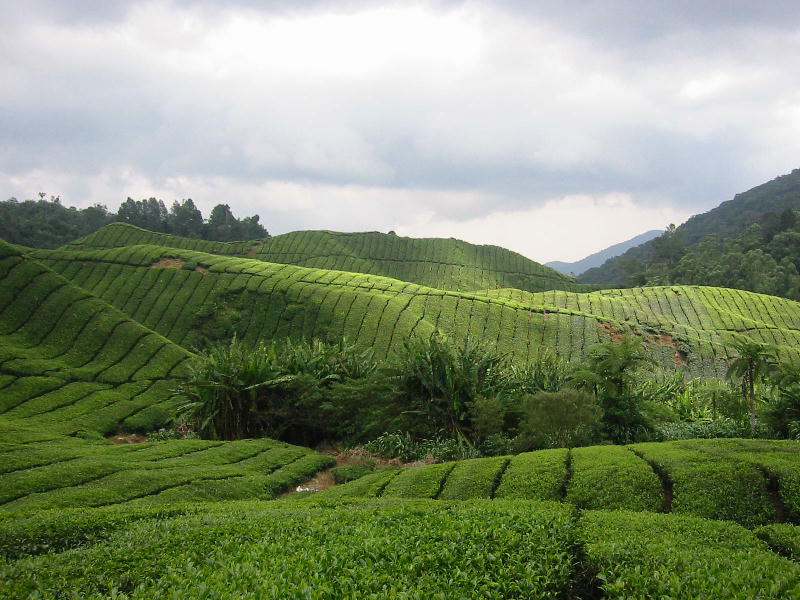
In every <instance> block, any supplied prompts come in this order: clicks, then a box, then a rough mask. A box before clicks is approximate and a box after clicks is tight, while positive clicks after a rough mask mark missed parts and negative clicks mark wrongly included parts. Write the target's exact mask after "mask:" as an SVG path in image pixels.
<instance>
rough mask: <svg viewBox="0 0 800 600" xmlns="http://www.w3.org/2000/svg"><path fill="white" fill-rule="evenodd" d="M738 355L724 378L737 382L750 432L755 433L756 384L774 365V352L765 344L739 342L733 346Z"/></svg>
mask: <svg viewBox="0 0 800 600" xmlns="http://www.w3.org/2000/svg"><path fill="white" fill-rule="evenodd" d="M733 348H734V350H735V351H736V353H737V354H738V356H737V357H736V358H734V359H733V360H732V361H731V363H730V365H729V366H728V371H727V373H726V377H727V378H728V379H730V380H732V381H738V382H739V383H740V385H741V389H742V397H743V398H744V400H745V401H746V402H747V405H748V408H749V412H750V432H751V434H753V435H755V433H756V383H758V382H759V381H761V380H762V379H764V377H765V376H766V375H767V374H768V373H770V372H771V371H772V370H773V368H774V364H775V350H774V349H773V348H771V347H769V346H767V345H766V344H761V343H759V342H752V341H750V340H740V341H738V342H736V343H735V344H734V345H733Z"/></svg>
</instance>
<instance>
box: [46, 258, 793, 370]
mask: <svg viewBox="0 0 800 600" xmlns="http://www.w3.org/2000/svg"><path fill="white" fill-rule="evenodd" d="M34 256H35V257H36V258H37V259H39V260H41V261H43V262H45V263H46V264H47V265H48V266H50V267H51V268H53V269H54V270H56V271H57V272H59V273H61V274H62V275H64V276H65V277H67V278H68V279H70V280H71V281H73V282H74V283H75V284H76V285H78V286H80V287H82V288H84V289H86V290H87V291H89V292H91V293H93V294H95V295H97V296H99V297H101V298H102V299H104V300H106V301H107V302H109V303H111V304H113V305H114V306H116V307H117V308H119V309H120V310H122V311H124V312H126V313H127V314H128V315H129V316H131V317H132V318H133V319H135V320H137V321H139V322H140V323H142V324H144V325H145V326H146V327H149V328H151V329H153V330H155V331H158V332H159V333H161V334H162V335H164V336H166V337H168V338H169V339H171V340H173V341H174V342H176V343H178V344H181V345H183V346H185V347H192V346H195V345H197V344H199V343H201V342H202V341H203V340H208V339H213V337H214V335H215V332H216V335H218V336H219V337H220V338H221V339H222V338H226V337H227V336H230V333H231V332H235V333H236V334H237V336H238V338H239V339H241V340H244V341H245V342H246V343H256V342H258V341H269V340H272V339H276V338H283V337H287V336H288V337H293V338H301V337H305V338H310V337H320V338H329V339H341V337H342V336H345V337H347V338H348V339H349V340H351V341H353V342H355V343H356V344H357V345H359V346H361V347H371V348H374V349H375V352H376V355H377V356H378V357H383V356H386V355H387V354H388V352H389V351H390V349H391V348H393V347H397V346H398V345H399V344H401V343H402V341H403V340H405V339H407V338H408V337H409V336H412V335H420V336H423V337H424V336H429V335H430V334H431V333H432V332H433V331H435V330H436V329H438V330H441V331H443V332H444V333H445V334H446V335H448V336H449V337H451V338H452V339H454V340H456V341H457V340H461V339H464V338H465V337H466V336H472V337H473V338H475V339H481V340H485V341H486V342H487V343H493V344H495V345H496V346H497V348H498V349H499V350H500V351H502V352H507V353H509V354H510V355H512V356H513V358H514V359H515V360H517V361H519V362H523V361H526V360H529V359H532V358H534V357H536V356H537V355H538V354H539V353H540V352H541V349H542V348H543V347H547V348H549V349H551V350H555V351H556V352H558V353H559V354H560V355H561V356H562V357H564V358H567V359H576V360H577V359H580V358H582V357H583V354H584V351H585V349H586V348H587V347H590V346H592V345H593V344H596V343H598V342H603V341H607V340H608V339H610V338H615V337H616V336H618V335H621V334H622V333H626V332H633V333H634V334H637V335H641V336H644V337H645V338H646V339H647V340H648V347H649V349H650V350H651V352H652V353H653V355H654V356H655V357H656V358H657V359H658V361H659V362H660V363H661V364H662V365H663V366H664V367H665V368H670V369H674V368H675V366H676V365H679V366H685V367H686V368H687V369H688V370H689V371H690V372H691V373H693V374H695V375H704V376H720V375H722V374H724V371H725V368H726V365H727V361H728V359H729V358H730V352H731V350H730V347H731V345H732V343H733V342H734V341H735V340H739V339H742V338H749V339H752V340H754V341H761V342H768V343H775V344H777V346H776V347H777V350H778V353H779V355H780V356H781V358H782V359H784V360H798V359H800V354H799V352H800V350H798V348H800V333H799V332H800V328H798V324H800V307H798V306H797V304H796V303H793V302H790V301H788V300H781V299H778V298H771V297H768V296H762V295H759V294H753V293H750V292H742V291H738V290H718V289H714V288H702V287H661V288H647V289H638V290H610V291H603V292H592V293H588V294H576V293H569V292H563V291H551V292H542V293H538V294H530V293H527V292H522V291H509V290H499V291H495V292H486V293H478V294H470V293H464V292H452V291H443V290H438V289H433V288H426V287H422V286H419V285H416V284H413V283H407V282H403V281H399V280H396V279H388V278H384V277H377V276H374V275H365V274H358V273H348V272H341V271H331V270H325V269H311V268H303V267H295V266H290V265H282V264H275V263H264V262H260V261H256V260H250V259H243V258H233V257H224V256H219V255H211V254H203V253H196V252H191V251H187V250H180V249H169V248H164V247H157V246H130V247H121V248H114V249H110V250H82V251H75V250H61V251H39V252H36V253H34ZM165 260H168V261H172V262H169V263H165V262H164V261H165ZM165 264H168V266H164V265H165Z"/></svg>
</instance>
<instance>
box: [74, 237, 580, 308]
mask: <svg viewBox="0 0 800 600" xmlns="http://www.w3.org/2000/svg"><path fill="white" fill-rule="evenodd" d="M139 244H152V245H156V246H165V247H170V248H181V249H187V250H197V251H200V252H208V253H209V254H219V255H225V256H240V257H247V258H256V259H258V260H262V261H265V262H273V263H281V264H290V265H298V266H304V267H315V268H322V269H334V270H337V271H350V272H354V273H366V274H370V275H381V276H384V277H391V278H393V279H400V280H402V281H408V282H411V283H418V284H420V285H425V286H428V287H436V288H438V289H446V290H455V291H475V290H482V289H493V288H505V287H515V288H518V289H522V290H527V291H532V292H533V291H542V290H551V289H556V290H572V291H586V290H589V289H594V288H591V287H588V286H584V285H580V284H577V283H576V282H575V280H574V279H572V278H571V277H567V276H565V275H562V274H561V273H558V272H557V271H554V270H553V269H550V268H549V267H545V266H543V265H541V264H539V263H537V262H534V261H532V260H530V259H527V258H525V257H524V256H522V255H521V254H517V253H516V252H512V251H510V250H506V249H505V248H500V247H498V246H476V245H474V244H469V243H467V242H462V241H460V240H455V239H452V238H451V239H440V238H419V239H418V238H407V237H399V236H396V235H390V234H385V233H378V232H376V231H375V232H364V233H338V232H334V231H295V232H292V233H286V234H283V235H278V236H274V237H271V238H268V239H265V240H260V241H258V240H256V241H250V242H209V241H204V240H196V239H189V238H182V237H178V236H174V235H169V234H165V233H154V232H152V231H147V230H146V229H140V228H138V227H133V226H132V225H126V224H123V223H112V224H111V225H107V226H106V227H103V228H102V229H100V230H98V231H96V232H95V233H93V234H91V235H88V236H85V237H83V238H80V239H78V240H75V241H74V242H72V243H70V244H67V245H66V246H64V249H73V250H78V249H110V248H119V247H123V246H132V245H139Z"/></svg>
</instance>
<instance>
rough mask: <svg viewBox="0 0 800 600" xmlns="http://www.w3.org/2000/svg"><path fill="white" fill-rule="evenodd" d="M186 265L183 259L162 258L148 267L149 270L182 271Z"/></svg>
mask: <svg viewBox="0 0 800 600" xmlns="http://www.w3.org/2000/svg"><path fill="white" fill-rule="evenodd" d="M185 264H186V260H184V259H183V258H162V259H161V260H157V261H156V262H154V263H153V264H151V265H150V268H151V269H182V268H183V265H185Z"/></svg>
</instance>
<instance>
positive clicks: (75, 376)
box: [0, 242, 190, 433]
mask: <svg viewBox="0 0 800 600" xmlns="http://www.w3.org/2000/svg"><path fill="white" fill-rule="evenodd" d="M189 356H190V354H189V352H187V351H186V350H184V349H183V348H181V347H179V346H178V345H176V344H174V343H172V342H171V341H169V340H168V339H166V338H165V337H163V336H162V335H159V334H158V333H156V332H154V331H152V330H150V329H148V328H146V327H143V326H142V325H141V324H139V323H138V322H136V321H134V320H132V319H131V318H129V317H128V316H127V315H126V314H125V313H123V312H121V311H119V310H117V309H116V308H114V307H112V306H111V305H109V304H108V303H106V302H104V301H103V300H101V299H99V298H97V297H95V296H93V295H92V294H90V293H88V292H87V291H86V290H84V289H82V288H80V287H78V286H76V285H74V284H72V283H70V281H69V280H67V279H65V278H63V277H61V276H59V275H57V274H56V273H54V272H52V271H51V270H49V269H48V268H46V267H45V266H43V265H42V264H40V263H38V262H37V261H35V260H32V259H30V258H27V257H24V256H21V255H20V254H19V252H18V251H17V250H15V249H14V248H12V247H11V246H9V245H7V244H5V243H2V242H0V416H1V417H2V418H3V419H5V420H8V421H18V422H20V423H24V424H25V425H26V426H29V427H34V426H35V427H43V428H48V429H50V430H52V431H57V432H62V433H72V432H75V431H78V430H81V429H88V430H93V431H101V432H107V431H111V430H114V429H116V427H117V424H118V423H120V422H127V423H126V426H127V427H129V428H130V429H135V428H144V429H147V428H151V427H152V425H153V424H155V423H158V422H162V421H163V420H164V419H165V418H166V416H168V411H169V410H170V409H171V407H172V404H173V403H172V400H171V397H172V395H173V391H172V388H173V387H174V384H173V383H172V382H171V381H170V378H172V377H178V376H181V375H182V373H183V369H184V368H185V364H184V363H185V361H186V360H187V359H188V358H189Z"/></svg>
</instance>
